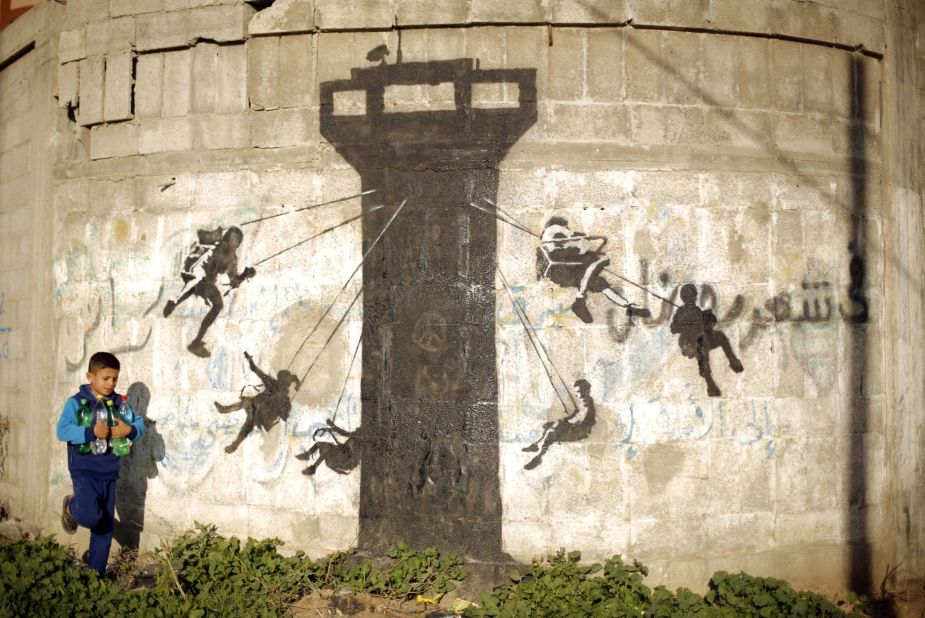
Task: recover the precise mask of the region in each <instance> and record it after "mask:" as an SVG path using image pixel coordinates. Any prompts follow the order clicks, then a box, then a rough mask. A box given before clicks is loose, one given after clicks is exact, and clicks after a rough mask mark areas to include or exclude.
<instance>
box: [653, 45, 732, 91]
mask: <svg viewBox="0 0 925 618" xmlns="http://www.w3.org/2000/svg"><path fill="white" fill-rule="evenodd" d="M668 38H670V35H669V37H668ZM736 43H737V38H733V37H729V36H709V35H707V36H704V38H703V85H702V86H701V92H700V93H698V95H699V96H700V98H701V99H703V100H704V102H705V103H707V104H709V105H714V106H719V107H733V106H734V105H735V104H736V102H737V99H738V96H737V93H736V61H735V55H736Z"/></svg>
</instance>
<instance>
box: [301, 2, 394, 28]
mask: <svg viewBox="0 0 925 618" xmlns="http://www.w3.org/2000/svg"><path fill="white" fill-rule="evenodd" d="M394 21H395V13H394V12H393V10H392V3H391V2H390V1H389V0H354V1H353V2H341V0H315V23H316V24H317V26H318V27H319V28H322V29H325V30H338V29H346V28H388V27H390V26H391V25H392V24H393V23H394Z"/></svg>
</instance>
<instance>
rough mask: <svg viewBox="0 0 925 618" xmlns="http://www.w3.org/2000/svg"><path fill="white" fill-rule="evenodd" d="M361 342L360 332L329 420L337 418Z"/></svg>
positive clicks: (361, 335) (332, 420)
mask: <svg viewBox="0 0 925 618" xmlns="http://www.w3.org/2000/svg"><path fill="white" fill-rule="evenodd" d="M361 343H363V333H362V332H361V333H360V336H359V337H358V338H357V344H356V347H354V348H353V356H351V357H350V366H349V367H347V375H346V376H344V386H343V387H341V389H340V396H339V397H338V398H337V405H335V406H334V415H333V416H331V422H332V423H333V422H334V421H336V420H337V411H338V410H339V409H340V402H341V400H342V399H343V398H344V393H346V392H347V382H348V381H349V380H350V373H351V372H352V371H353V361H355V360H356V359H357V352H359V351H360V344H361Z"/></svg>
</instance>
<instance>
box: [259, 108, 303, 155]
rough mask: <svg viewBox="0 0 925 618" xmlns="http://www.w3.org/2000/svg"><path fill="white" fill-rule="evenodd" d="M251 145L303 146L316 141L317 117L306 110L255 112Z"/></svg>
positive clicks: (273, 146) (268, 146)
mask: <svg viewBox="0 0 925 618" xmlns="http://www.w3.org/2000/svg"><path fill="white" fill-rule="evenodd" d="M252 118H253V125H252V132H251V143H252V144H253V145H254V146H255V147H257V148H281V147H284V146H304V145H307V144H310V143H311V142H314V141H317V140H318V115H317V112H312V111H311V110H307V109H280V110H273V111H265V112H255V113H254V115H253V116H252Z"/></svg>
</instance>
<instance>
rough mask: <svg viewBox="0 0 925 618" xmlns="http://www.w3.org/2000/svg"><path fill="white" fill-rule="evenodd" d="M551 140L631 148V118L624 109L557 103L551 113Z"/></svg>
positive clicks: (612, 106) (619, 107) (620, 106)
mask: <svg viewBox="0 0 925 618" xmlns="http://www.w3.org/2000/svg"><path fill="white" fill-rule="evenodd" d="M549 136H550V138H552V139H560V140H563V141H586V142H597V141H611V142H618V143H622V144H628V143H630V127H629V116H628V114H627V110H626V107H625V106H623V105H597V104H595V105H591V104H584V105H582V104H573V103H557V104H555V105H553V106H552V110H551V116H550V120H549Z"/></svg>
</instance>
